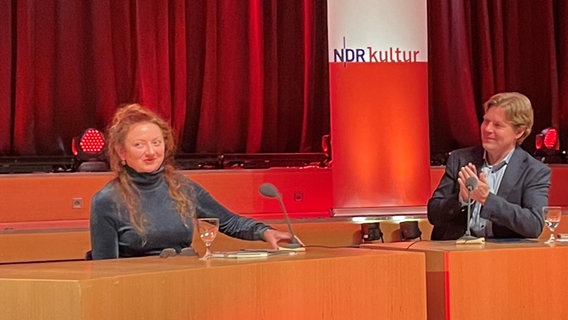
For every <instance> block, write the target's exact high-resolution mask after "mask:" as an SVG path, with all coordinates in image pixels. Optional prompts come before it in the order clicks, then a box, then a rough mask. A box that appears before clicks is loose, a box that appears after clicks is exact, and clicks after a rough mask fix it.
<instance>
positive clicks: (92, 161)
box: [71, 128, 109, 172]
mask: <svg viewBox="0 0 568 320" xmlns="http://www.w3.org/2000/svg"><path fill="white" fill-rule="evenodd" d="M105 145H106V142H105V137H104V135H103V134H102V132H100V131H99V130H97V129H93V128H89V129H86V130H85V131H83V133H81V135H80V136H78V137H74V138H73V140H72V141H71V151H72V152H73V162H74V166H73V167H74V169H75V171H89V172H93V171H108V170H109V167H108V163H107V162H106V157H105Z"/></svg>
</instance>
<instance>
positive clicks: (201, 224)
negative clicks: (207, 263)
mask: <svg viewBox="0 0 568 320" xmlns="http://www.w3.org/2000/svg"><path fill="white" fill-rule="evenodd" d="M195 225H196V227H197V231H198V232H199V237H200V238H201V240H203V242H204V243H205V248H206V251H205V255H204V256H203V257H202V258H201V259H202V260H207V259H209V258H211V256H212V255H211V245H212V244H213V240H215V237H216V236H217V233H218V232H219V218H199V219H197V220H195Z"/></svg>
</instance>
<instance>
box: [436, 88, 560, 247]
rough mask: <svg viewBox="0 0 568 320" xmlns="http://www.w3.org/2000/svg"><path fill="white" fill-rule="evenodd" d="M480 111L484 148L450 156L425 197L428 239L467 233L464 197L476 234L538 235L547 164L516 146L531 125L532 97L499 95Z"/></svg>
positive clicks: (545, 198) (545, 202)
mask: <svg viewBox="0 0 568 320" xmlns="http://www.w3.org/2000/svg"><path fill="white" fill-rule="evenodd" d="M484 111H485V115H484V116H483V123H482V124H481V141H482V146H476V147H470V148H464V149H459V150H456V151H453V152H452V153H451V154H450V156H449V158H448V162H447V164H446V170H445V173H444V175H443V177H442V179H441V180H440V183H439V185H438V187H437V188H436V190H435V191H434V193H433V195H432V197H431V198H430V200H429V201H428V220H429V221H430V223H431V224H432V225H433V229H432V235H431V239H432V240H450V239H458V238H460V237H461V236H463V235H464V234H465V231H466V229H467V201H468V199H471V207H470V208H471V211H472V216H471V219H470V226H471V232H472V235H474V236H477V237H486V238H537V237H538V236H539V235H540V234H541V233H542V230H543V227H544V217H543V214H542V207H543V206H546V205H548V189H549V187H550V168H549V167H548V166H546V165H545V164H543V163H542V162H540V161H538V160H536V159H535V158H533V157H532V156H531V155H530V154H528V153H527V152H526V151H524V150H523V149H522V148H521V147H520V144H521V143H522V142H523V141H524V139H525V138H526V137H527V136H528V135H529V134H530V132H531V129H532V125H533V118H534V116H533V109H532V106H531V103H530V100H529V99H528V98H527V97H526V96H524V95H522V94H520V93H516V92H505V93H499V94H496V95H494V96H493V97H491V98H490V99H489V100H488V101H487V102H485V103H484ZM468 179H469V180H468ZM472 179H473V181H472ZM466 181H469V183H468V185H469V186H470V188H471V187H472V186H475V187H474V188H473V189H472V190H471V191H468V189H467V187H466ZM472 182H476V183H472ZM468 195H469V196H470V197H468Z"/></svg>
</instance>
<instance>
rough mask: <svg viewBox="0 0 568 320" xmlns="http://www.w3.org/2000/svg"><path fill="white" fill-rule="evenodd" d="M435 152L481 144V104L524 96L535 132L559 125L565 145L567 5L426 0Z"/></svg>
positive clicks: (556, 1) (550, 0)
mask: <svg viewBox="0 0 568 320" xmlns="http://www.w3.org/2000/svg"><path fill="white" fill-rule="evenodd" d="M428 15H429V16H428V19H429V23H428V28H429V29H428V36H429V73H430V74H429V76H430V79H429V90H430V98H429V99H430V101H429V105H430V117H431V119H430V141H431V151H432V154H437V153H443V152H448V151H451V150H452V149H454V148H457V147H463V146H468V145H473V144H476V143H479V141H480V140H479V124H480V123H481V122H480V121H481V118H482V116H483V109H482V103H483V102H484V101H485V100H487V99H488V98H489V97H490V96H491V95H493V94H494V93H497V92H500V91H519V92H522V93H524V94H526V95H527V96H528V97H529V98H530V99H531V101H532V103H533V108H534V109H535V124H534V127H533V134H532V135H531V136H530V137H529V138H528V139H527V140H526V142H524V144H523V147H524V148H525V149H527V150H534V133H535V132H539V131H541V130H542V129H544V128H546V127H549V126H551V125H553V126H555V127H557V128H558V127H559V128H560V131H561V141H564V142H565V143H566V142H568V24H567V22H566V21H567V20H566V17H568V3H567V2H566V1H563V0H547V1H532V0H468V1H464V0H459V1H458V0H456V1H453V0H452V1H448V0H429V1H428Z"/></svg>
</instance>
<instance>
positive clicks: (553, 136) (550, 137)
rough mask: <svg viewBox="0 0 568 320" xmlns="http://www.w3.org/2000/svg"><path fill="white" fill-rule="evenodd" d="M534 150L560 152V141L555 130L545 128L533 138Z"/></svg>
mask: <svg viewBox="0 0 568 320" xmlns="http://www.w3.org/2000/svg"><path fill="white" fill-rule="evenodd" d="M535 148H536V150H538V151H558V150H560V140H559V138H558V130H557V129H556V128H552V127H550V128H546V129H544V130H542V131H541V132H540V133H539V134H537V135H536V138H535Z"/></svg>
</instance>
